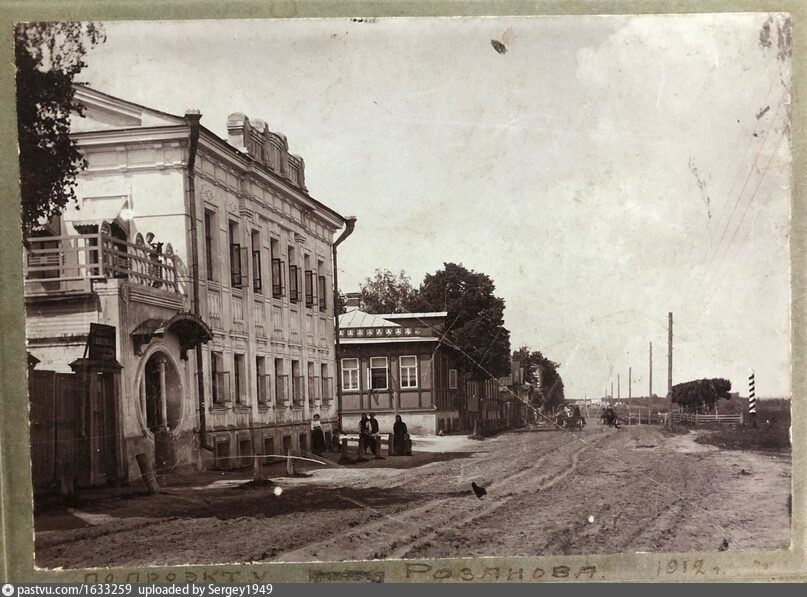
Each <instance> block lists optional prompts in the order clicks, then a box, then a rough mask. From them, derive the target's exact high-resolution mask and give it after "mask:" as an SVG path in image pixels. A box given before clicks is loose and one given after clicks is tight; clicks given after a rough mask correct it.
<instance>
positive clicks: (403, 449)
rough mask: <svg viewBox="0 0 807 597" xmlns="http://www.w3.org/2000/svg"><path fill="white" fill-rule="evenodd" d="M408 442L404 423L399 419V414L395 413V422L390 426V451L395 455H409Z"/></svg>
mask: <svg viewBox="0 0 807 597" xmlns="http://www.w3.org/2000/svg"><path fill="white" fill-rule="evenodd" d="M408 444H409V433H408V432H407V428H406V423H404V422H403V419H401V415H395V424H394V425H393V426H392V451H393V452H394V453H395V455H396V456H411V455H412V453H411V452H410V450H409V449H408Z"/></svg>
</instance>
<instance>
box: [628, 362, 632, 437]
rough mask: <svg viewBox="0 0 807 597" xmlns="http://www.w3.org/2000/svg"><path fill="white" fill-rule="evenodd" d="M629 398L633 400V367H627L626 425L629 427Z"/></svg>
mask: <svg viewBox="0 0 807 597" xmlns="http://www.w3.org/2000/svg"><path fill="white" fill-rule="evenodd" d="M631 398H633V367H628V425H630V401H631Z"/></svg>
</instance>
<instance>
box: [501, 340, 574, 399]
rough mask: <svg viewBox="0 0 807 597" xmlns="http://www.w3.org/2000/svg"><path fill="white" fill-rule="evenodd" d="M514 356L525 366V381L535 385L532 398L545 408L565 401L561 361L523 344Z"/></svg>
mask: <svg viewBox="0 0 807 597" xmlns="http://www.w3.org/2000/svg"><path fill="white" fill-rule="evenodd" d="M513 358H514V359H516V360H518V361H520V362H521V366H522V367H523V368H524V381H525V382H526V383H528V384H530V385H531V386H533V392H532V393H531V398H532V400H533V402H537V403H538V404H539V405H540V406H542V407H543V408H544V409H549V408H554V407H555V406H557V405H558V404H560V403H561V402H563V400H564V398H565V395H564V389H563V378H562V377H561V375H560V373H558V367H560V363H556V362H555V361H552V360H550V359H548V358H546V357H545V356H544V355H543V354H542V353H541V351H539V350H530V348H529V346H522V347H521V348H519V349H518V350H517V351H515V352H514V353H513Z"/></svg>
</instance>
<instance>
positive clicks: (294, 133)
mask: <svg viewBox="0 0 807 597" xmlns="http://www.w3.org/2000/svg"><path fill="white" fill-rule="evenodd" d="M105 27H106V32H107V41H106V43H105V44H103V45H102V46H99V47H98V48H96V49H94V50H92V51H91V52H90V54H89V55H88V57H87V63H88V68H87V69H86V70H85V71H84V72H83V73H82V74H81V75H80V79H81V80H83V81H85V82H87V83H89V84H90V85H91V86H93V87H95V88H97V89H99V90H101V91H105V92H107V93H111V94H113V95H117V96H119V97H122V98H124V99H128V100H131V101H134V102H136V103H140V104H143V105H146V106H149V107H152V108H156V109H159V110H163V111H166V112H170V113H174V114H183V113H184V112H185V110H186V109H188V108H196V109H199V110H200V111H201V113H202V115H203V117H202V123H203V124H204V125H205V126H206V127H207V128H209V129H210V130H212V131H213V132H214V133H217V134H219V135H220V136H222V137H225V138H226V119H227V116H228V115H229V114H230V113H233V112H244V113H246V114H247V115H248V116H249V117H250V118H251V119H255V118H259V119H262V120H264V121H266V122H267V123H268V125H269V127H270V128H271V129H272V130H274V131H279V132H282V133H284V134H285V135H286V136H287V137H288V139H289V146H290V150H291V151H292V152H293V153H296V154H299V155H302V156H303V158H304V159H305V163H306V183H307V186H308V188H309V191H310V193H311V195H312V196H313V197H315V198H316V199H318V200H320V201H322V202H323V203H325V204H327V205H328V206H330V207H332V208H334V209H335V210H336V211H338V212H339V213H341V214H343V215H355V216H356V217H357V218H358V222H357V225H356V231H355V232H354V234H353V236H351V237H350V238H349V239H348V240H347V241H345V242H344V243H343V244H342V245H340V247H339V268H340V271H339V281H340V286H341V289H342V290H343V291H347V292H350V291H354V290H358V287H359V284H360V283H361V282H362V280H364V279H365V278H366V277H368V276H371V275H372V274H373V271H374V270H375V269H376V268H382V269H383V268H387V269H390V270H393V271H396V272H397V271H400V270H405V271H406V272H407V274H409V276H410V277H411V279H412V281H413V283H414V284H415V285H416V286H417V285H418V284H419V283H420V281H421V280H422V279H423V276H424V275H425V274H427V273H431V272H434V271H436V270H438V269H439V268H441V267H442V264H443V263H444V262H457V263H462V264H463V265H464V266H466V267H468V268H470V269H473V270H475V271H479V272H484V273H486V274H488V275H489V276H490V277H491V278H492V279H493V280H494V282H495V285H496V293H497V295H498V296H501V297H502V298H503V299H504V300H505V305H506V309H505V325H506V326H507V328H508V329H509V330H510V332H511V344H512V347H513V349H515V348H517V347H519V346H521V345H524V344H526V345H529V346H530V347H531V348H533V349H536V350H541V351H542V352H543V353H544V354H545V355H546V356H548V357H549V358H551V359H553V360H555V361H557V362H559V363H560V364H561V367H560V370H559V371H560V373H561V375H562V376H563V380H564V384H565V388H566V395H567V396H568V397H572V398H583V397H585V396H588V397H600V396H602V395H603V393H604V392H605V391H606V390H607V391H608V392H609V393H610V390H611V383H613V386H614V393H615V394H616V391H617V385H618V383H619V386H620V389H621V395H622V396H626V395H627V394H628V382H627V380H628V371H629V368H631V369H632V381H633V385H632V394H633V395H634V396H636V395H646V394H647V392H648V349H649V343H651V342H652V343H653V361H654V366H653V391H654V392H655V393H657V394H659V395H664V394H665V393H666V383H667V381H666V380H667V314H668V312H672V313H673V318H674V328H673V334H674V352H673V357H674V358H673V361H674V362H673V382H674V383H678V382H682V381H687V380H690V379H699V378H703V377H726V378H728V379H730V380H731V382H732V385H733V386H734V389H735V390H737V391H740V392H741V394H743V395H745V394H746V393H747V389H746V386H747V381H746V380H747V376H748V372H749V369H750V368H753V369H754V371H755V373H756V385H757V393H758V394H759V395H762V396H789V395H790V316H789V310H790V253H789V234H790V192H791V191H790V146H789V144H790V140H789V104H790V96H789V91H790V84H789V83H790V68H791V60H790V57H789V54H788V52H787V47H786V37H785V36H783V35H782V33H784V32H785V30H786V27H785V17H784V16H783V15H767V14H761V13H760V14H722V15H681V16H666V15H647V16H638V17H630V16H617V17H579V16H574V17H514V18H468V19H465V18H442V19H439V18H434V19H378V20H370V21H369V22H368V21H364V22H356V21H352V20H350V19H321V20H294V19H291V20H283V19H281V20H251V21H248V20H229V21H186V22H147V23H146V22H142V23H134V22H128V23H120V22H119V23H112V22H110V23H106V24H105ZM491 40H496V41H499V42H501V43H503V44H504V47H505V49H506V51H505V52H499V51H497V50H496V49H495V48H494V44H492V43H491ZM618 376H619V380H618V379H617V377H618Z"/></svg>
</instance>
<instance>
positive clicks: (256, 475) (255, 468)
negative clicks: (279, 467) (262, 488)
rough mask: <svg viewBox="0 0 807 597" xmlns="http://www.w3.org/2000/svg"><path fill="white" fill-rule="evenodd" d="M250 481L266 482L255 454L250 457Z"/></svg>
mask: <svg viewBox="0 0 807 597" xmlns="http://www.w3.org/2000/svg"><path fill="white" fill-rule="evenodd" d="M252 480H253V481H265V480H266V475H264V474H263V467H262V466H261V459H260V457H259V456H258V455H257V454H255V455H254V456H253V457H252Z"/></svg>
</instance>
